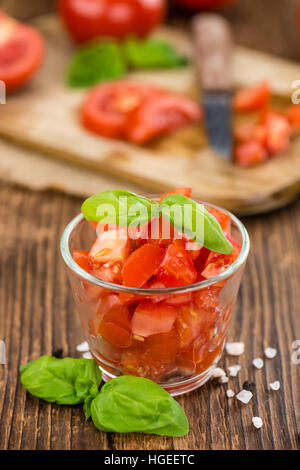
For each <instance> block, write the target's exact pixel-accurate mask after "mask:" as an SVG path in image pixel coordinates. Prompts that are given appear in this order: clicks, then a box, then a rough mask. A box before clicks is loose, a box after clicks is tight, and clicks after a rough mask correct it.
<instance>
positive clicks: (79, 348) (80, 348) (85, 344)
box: [76, 341, 90, 352]
mask: <svg viewBox="0 0 300 470" xmlns="http://www.w3.org/2000/svg"><path fill="white" fill-rule="evenodd" d="M89 349H90V348H89V345H88V342H87V341H84V342H83V343H81V344H78V346H76V350H77V351H79V352H87V351H88V350H89Z"/></svg>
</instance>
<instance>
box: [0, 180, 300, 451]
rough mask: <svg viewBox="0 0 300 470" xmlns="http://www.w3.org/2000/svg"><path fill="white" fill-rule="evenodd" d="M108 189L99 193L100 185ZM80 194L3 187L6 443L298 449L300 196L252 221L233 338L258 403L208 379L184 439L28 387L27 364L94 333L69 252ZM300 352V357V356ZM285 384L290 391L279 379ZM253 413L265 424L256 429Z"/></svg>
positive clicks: (0, 394)
mask: <svg viewBox="0 0 300 470" xmlns="http://www.w3.org/2000/svg"><path fill="white" fill-rule="evenodd" d="M100 189H101V188H99V190H100ZM79 208H80V200H78V199H75V198H71V197H69V196H65V195H62V194H60V193H54V192H51V193H50V192H48V193H34V192H29V191H27V190H23V189H17V188H14V187H11V186H6V185H2V186H1V187H0V247H1V250H0V279H1V282H0V339H3V340H4V341H5V343H6V347H7V364H6V365H5V366H0V423H1V424H0V449H118V450H122V449H130V450H133V449H175V450H176V449H184V450H186V449H264V450H266V449H277V450H279V449H297V448H300V365H296V364H294V363H293V361H292V360H291V354H292V342H293V341H294V340H297V339H300V304H299V288H300V270H299V261H300V233H299V232H300V201H298V202H296V203H294V204H293V205H291V206H290V207H288V208H286V209H284V210H281V211H278V212H276V213H273V214H269V215H263V216H260V217H252V218H249V219H245V220H244V222H245V224H246V226H247V228H248V230H249V233H250V237H251V241H252V250H251V255H250V257H249V262H248V265H247V268H246V271H245V276H244V279H243V283H242V287H241V290H240V294H239V299H238V305H237V308H236V311H235V314H234V317H233V321H232V325H231V329H230V333H229V339H230V340H231V341H234V340H236V341H244V342H245V346H246V348H245V354H244V355H242V356H241V357H240V358H232V357H229V356H226V357H224V358H223V359H222V360H221V366H222V367H224V368H225V367H227V366H228V365H233V364H236V363H237V362H239V364H240V365H241V367H242V369H241V372H240V373H239V375H238V377H237V378H230V381H229V387H230V388H232V389H233V390H234V391H235V392H238V391H239V390H241V389H242V385H243V383H244V381H246V380H248V381H250V382H253V383H255V384H256V391H255V392H254V397H253V399H252V401H251V402H250V403H249V404H248V405H243V404H241V403H240V402H238V400H236V399H235V398H231V399H228V398H227V397H226V394H225V392H226V389H227V385H215V384H213V383H209V384H206V385H205V386H204V387H202V388H201V389H198V390H197V391H195V392H193V393H190V394H188V395H185V396H181V397H179V398H178V401H179V403H180V404H181V405H182V406H183V408H184V409H185V411H186V413H187V416H188V418H189V422H190V433H189V435H188V436H186V437H183V438H176V439H171V438H161V437H156V436H149V435H142V434H132V435H118V434H105V433H100V432H98V431H97V430H96V428H95V427H94V426H93V424H92V422H86V421H85V418H84V415H83V412H82V409H81V407H73V408H72V407H59V406H55V405H50V404H48V403H45V402H43V401H42V400H38V399H37V398H34V397H32V396H30V395H29V394H27V393H26V392H25V390H24V389H23V388H22V386H21V385H20V381H19V373H18V367H19V365H20V364H22V363H25V362H27V361H28V360H30V359H33V358H37V357H38V356H40V355H42V354H51V353H52V351H53V349H55V348H62V349H63V353H64V355H65V356H67V355H69V356H73V357H75V356H77V357H78V353H77V352H76V345H77V344H78V343H80V342H81V341H82V340H83V338H82V336H81V332H80V326H79V321H78V318H77V315H76V312H75V311H74V304H73V299H72V294H71V291H70V287H69V284H68V280H67V277H66V272H65V268H64V266H63V262H62V260H61V257H60V253H59V239H60V235H61V233H62V231H63V229H64V227H65V225H66V223H67V222H68V221H69V220H70V219H71V218H72V217H73V216H74V215H75V214H77V213H78V212H79ZM266 346H272V347H275V348H276V349H278V351H279V353H278V355H277V356H276V357H275V358H274V359H272V360H271V359H269V360H266V361H265V367H264V368H263V369H261V370H256V369H254V367H253V366H252V364H251V363H252V360H253V359H254V358H255V357H260V356H262V354H263V348H264V347H266ZM298 357H300V354H299V355H298ZM275 380H279V381H280V382H281V388H280V390H279V391H277V392H275V391H270V389H269V385H268V384H269V383H270V382H273V381H275ZM253 416H260V417H261V418H262V419H263V422H264V426H263V428H262V429H261V430H256V429H255V428H254V427H253V425H252V424H251V420H252V417H253Z"/></svg>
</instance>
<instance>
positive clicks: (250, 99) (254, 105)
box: [234, 81, 271, 112]
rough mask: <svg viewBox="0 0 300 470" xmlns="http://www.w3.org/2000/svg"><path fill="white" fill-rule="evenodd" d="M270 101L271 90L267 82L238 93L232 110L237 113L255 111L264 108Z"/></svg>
mask: <svg viewBox="0 0 300 470" xmlns="http://www.w3.org/2000/svg"><path fill="white" fill-rule="evenodd" d="M270 99H271V89H270V86H269V84H268V82H266V81H263V82H262V83H260V84H259V85H257V86H255V87H252V88H246V89H244V90H241V91H239V92H238V93H237V94H236V96H235V98H234V108H235V110H236V111H238V112H250V111H257V110H259V109H262V108H265V107H266V106H267V105H268V104H269V101H270Z"/></svg>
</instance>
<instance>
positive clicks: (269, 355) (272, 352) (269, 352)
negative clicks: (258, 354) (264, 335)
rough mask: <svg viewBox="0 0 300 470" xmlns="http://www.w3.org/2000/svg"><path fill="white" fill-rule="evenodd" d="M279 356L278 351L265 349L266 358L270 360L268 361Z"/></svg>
mask: <svg viewBox="0 0 300 470" xmlns="http://www.w3.org/2000/svg"><path fill="white" fill-rule="evenodd" d="M276 354H277V349H274V348H266V349H265V356H266V357H267V358H268V359H273V358H274V357H275V356H276Z"/></svg>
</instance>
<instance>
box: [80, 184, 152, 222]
mask: <svg viewBox="0 0 300 470" xmlns="http://www.w3.org/2000/svg"><path fill="white" fill-rule="evenodd" d="M81 211H82V213H83V215H84V217H85V218H86V219H87V220H93V221H96V222H101V223H103V224H112V225H117V226H118V227H128V226H136V225H143V224H145V223H147V222H148V221H149V220H150V218H152V217H154V216H155V215H156V214H158V212H159V205H158V203H156V202H151V201H150V200H149V199H147V198H145V197H142V196H138V195H137V194H135V193H131V192H129V191H125V190H115V191H104V192H103V193H99V194H96V195H94V196H91V197H89V198H88V199H86V200H85V201H84V203H83V204H82V207H81Z"/></svg>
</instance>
